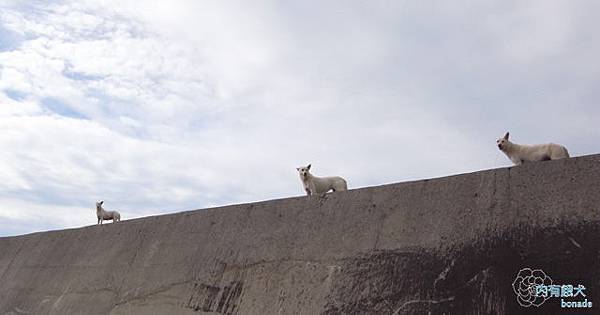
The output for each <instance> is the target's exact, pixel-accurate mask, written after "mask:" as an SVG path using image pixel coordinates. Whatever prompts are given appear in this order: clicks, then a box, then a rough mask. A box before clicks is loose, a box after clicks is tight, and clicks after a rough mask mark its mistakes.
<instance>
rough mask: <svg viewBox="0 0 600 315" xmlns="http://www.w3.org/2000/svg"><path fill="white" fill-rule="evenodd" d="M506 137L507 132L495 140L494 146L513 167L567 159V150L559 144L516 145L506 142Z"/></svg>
mask: <svg viewBox="0 0 600 315" xmlns="http://www.w3.org/2000/svg"><path fill="white" fill-rule="evenodd" d="M508 135H509V133H508V132H507V133H506V134H505V135H504V137H502V138H500V139H498V140H496V144H497V145H498V149H500V150H501V151H502V152H504V154H506V156H508V158H509V159H510V160H511V161H512V162H513V163H515V165H521V164H523V163H525V162H536V161H548V160H558V159H565V158H568V157H569V151H567V148H565V147H563V146H562V145H560V144H554V143H548V144H536V145H522V144H516V143H512V142H510V141H508Z"/></svg>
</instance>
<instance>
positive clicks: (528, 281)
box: [512, 268, 552, 307]
mask: <svg viewBox="0 0 600 315" xmlns="http://www.w3.org/2000/svg"><path fill="white" fill-rule="evenodd" d="M539 285H546V286H549V285H552V279H551V278H550V277H548V276H547V275H546V274H545V273H544V272H543V271H542V270H540V269H535V270H532V269H531V268H523V269H521V270H520V271H519V274H517V278H516V279H515V281H514V282H513V284H512V287H513V291H514V292H515V294H516V295H517V302H519V304H520V305H521V306H523V307H530V306H532V305H533V306H535V307H538V306H540V305H542V304H543V303H544V302H545V301H546V300H547V299H548V298H549V297H543V296H538V294H536V287H537V286H539Z"/></svg>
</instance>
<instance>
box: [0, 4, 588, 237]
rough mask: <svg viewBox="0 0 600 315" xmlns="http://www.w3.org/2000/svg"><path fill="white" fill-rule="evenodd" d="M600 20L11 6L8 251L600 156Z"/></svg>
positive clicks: (562, 13) (2, 49)
mask: <svg viewBox="0 0 600 315" xmlns="http://www.w3.org/2000/svg"><path fill="white" fill-rule="evenodd" d="M598 29H600V2H598V1H579V0H565V1H562V0H557V1H545V0H534V1H512V0H506V1H485V0H484V1H481V0H473V1H466V0H459V1H443V2H442V1H429V0H419V1H400V0H399V1H377V0H375V1H365V0H360V1H359V0H352V1H333V0H327V1H260V0H259V1H220V0H217V1H212V0H203V1H194V0H172V1H164V0H147V1H138V0H136V1H130V0H103V1H98V0H93V1H92V0H78V1H15V0H0V148H1V149H0V236H10V235H19V234H24V233H31V232H36V231H45V230H52V229H63V228H76V227H81V226H85V225H91V224H95V223H96V212H95V202H96V201H98V200H105V203H104V206H105V208H106V209H108V210H119V211H120V212H121V216H122V218H123V219H124V220H126V219H131V218H137V217H143V216H149V215H158V214H166V213H172V212H178V211H183V210H192V209H202V208H207V207H214V206H222V205H229V204H237V203H246V202H254V201H260V200H269V199H275V198H285V197H292V196H301V195H303V194H304V190H303V188H302V184H301V182H300V179H299V177H298V174H297V171H296V167H298V166H302V165H307V164H309V163H311V164H312V169H311V170H312V173H313V174H315V175H317V176H328V175H340V176H343V177H344V178H346V180H347V181H348V185H349V188H351V189H353V188H360V187H366V186H375V185H381V184H387V183H394V182H402V181H409V180H418V179H425V178H432V177H441V176H447V175H453V174H460V173H465V172H474V171H478V170H483V169H490V168H499V167H506V166H510V165H511V163H510V161H509V160H508V159H507V158H506V156H504V155H503V154H502V153H501V152H500V151H498V149H497V147H496V143H495V140H496V139H497V138H499V137H500V136H502V135H503V134H504V133H505V132H506V131H510V133H511V139H512V140H513V141H514V142H516V143H546V142H556V143H561V144H564V145H565V146H566V147H567V148H568V149H569V151H570V153H571V155H572V156H580V155H586V154H594V153H598V152H599V151H600V144H599V143H598V139H599V138H600V131H599V128H598V127H597V126H598V121H599V118H600V106H599V105H598V101H599V100H600V89H599V88H598V87H599V86H600V63H598V62H597V59H598V56H600V40H598V39H597V38H598V36H597V30H598Z"/></svg>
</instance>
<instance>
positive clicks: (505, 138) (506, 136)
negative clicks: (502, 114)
mask: <svg viewBox="0 0 600 315" xmlns="http://www.w3.org/2000/svg"><path fill="white" fill-rule="evenodd" d="M509 135H510V134H509V132H508V131H507V132H506V134H505V135H504V140H508V136H509Z"/></svg>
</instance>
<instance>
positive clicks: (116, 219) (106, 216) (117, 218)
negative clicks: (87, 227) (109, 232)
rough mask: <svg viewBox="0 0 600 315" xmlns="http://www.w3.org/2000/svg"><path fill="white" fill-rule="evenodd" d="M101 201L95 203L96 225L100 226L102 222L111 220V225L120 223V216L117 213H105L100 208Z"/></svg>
mask: <svg viewBox="0 0 600 315" xmlns="http://www.w3.org/2000/svg"><path fill="white" fill-rule="evenodd" d="M103 203H104V201H103V200H100V201H99V202H96V215H97V216H98V224H102V221H104V220H113V223H115V222H119V221H121V214H120V213H119V212H118V211H106V210H104V208H102V204H103Z"/></svg>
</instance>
